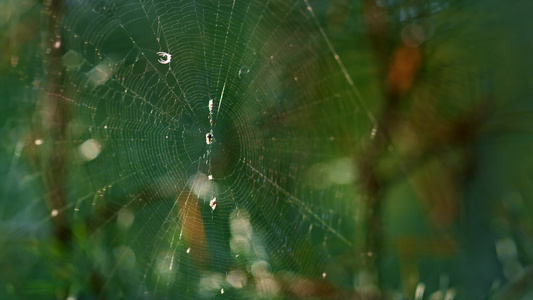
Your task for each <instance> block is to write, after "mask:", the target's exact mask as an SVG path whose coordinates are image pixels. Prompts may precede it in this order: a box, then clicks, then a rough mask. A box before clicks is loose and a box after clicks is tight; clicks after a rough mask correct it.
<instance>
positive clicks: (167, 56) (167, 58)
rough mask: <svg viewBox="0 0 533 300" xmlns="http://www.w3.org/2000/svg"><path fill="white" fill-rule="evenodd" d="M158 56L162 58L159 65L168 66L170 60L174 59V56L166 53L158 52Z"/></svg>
mask: <svg viewBox="0 0 533 300" xmlns="http://www.w3.org/2000/svg"><path fill="white" fill-rule="evenodd" d="M157 54H159V56H161V58H159V60H158V61H159V63H161V64H164V65H166V64H168V63H170V60H171V59H172V55H170V54H168V53H166V52H157Z"/></svg>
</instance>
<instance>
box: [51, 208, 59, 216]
mask: <svg viewBox="0 0 533 300" xmlns="http://www.w3.org/2000/svg"><path fill="white" fill-rule="evenodd" d="M58 214H59V211H58V210H57V209H52V211H51V212H50V216H51V217H52V218H53V217H55V216H57V215H58Z"/></svg>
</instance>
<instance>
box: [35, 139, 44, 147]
mask: <svg viewBox="0 0 533 300" xmlns="http://www.w3.org/2000/svg"><path fill="white" fill-rule="evenodd" d="M34 143H35V145H37V146H40V145H42V144H43V140H41V139H36V140H35V142H34Z"/></svg>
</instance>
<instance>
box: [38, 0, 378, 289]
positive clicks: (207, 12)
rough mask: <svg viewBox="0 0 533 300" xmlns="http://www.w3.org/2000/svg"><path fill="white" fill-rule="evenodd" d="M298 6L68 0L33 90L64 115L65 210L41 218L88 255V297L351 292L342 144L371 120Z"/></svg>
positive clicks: (361, 133)
mask: <svg viewBox="0 0 533 300" xmlns="http://www.w3.org/2000/svg"><path fill="white" fill-rule="evenodd" d="M312 7H313V5H312V4H311V3H309V2H308V1H233V2H231V1H218V2H212V1H94V2H92V1H66V2H65V5H64V13H63V14H64V17H63V19H62V21H61V22H60V23H59V24H60V30H61V35H62V36H61V39H62V40H61V45H60V47H61V49H62V53H63V56H62V63H63V65H64V68H65V74H64V80H63V83H62V85H61V89H60V90H59V92H56V91H53V90H48V89H47V88H46V87H45V91H44V92H45V94H47V95H48V96H49V97H53V98H54V99H57V100H56V101H57V103H58V104H57V105H60V106H63V107H66V111H68V118H69V119H68V124H67V125H66V126H67V127H66V134H65V135H64V137H63V138H60V139H58V140H55V141H54V143H55V144H56V145H60V146H61V147H65V148H66V149H68V150H67V151H68V154H67V157H68V160H67V162H66V166H65V170H66V171H65V172H66V176H65V179H64V183H63V186H64V190H65V191H64V192H65V195H66V197H65V198H66V199H67V203H66V204H65V205H66V206H63V207H61V209H58V210H57V209H55V210H53V211H52V214H51V217H50V218H55V217H57V216H58V215H61V214H62V215H64V216H66V217H67V218H68V219H72V220H73V222H78V223H80V224H85V225H84V226H86V228H87V229H86V230H87V234H88V235H89V237H90V241H91V243H93V244H94V245H98V246H94V247H92V248H91V247H88V248H89V249H92V250H91V251H92V252H94V253H91V254H89V255H88V259H90V260H91V261H92V262H94V263H93V264H92V266H91V267H88V269H90V270H91V272H94V273H97V274H100V275H99V276H100V277H99V278H100V279H99V280H98V282H100V285H101V289H100V290H101V292H99V293H98V294H97V295H96V296H98V297H102V298H115V297H117V296H124V297H126V298H143V297H147V298H154V297H155V298H165V297H168V298H174V297H176V295H180V298H181V297H183V298H198V297H203V298H211V297H214V296H216V295H218V297H228V298H246V297H254V295H255V296H258V295H259V296H262V297H276V296H277V295H280V294H281V293H282V291H283V290H289V291H291V286H292V287H293V286H294V285H293V284H292V283H293V282H295V280H296V279H297V280H298V281H299V282H302V281H308V282H315V286H316V285H317V284H322V285H332V286H333V285H335V286H340V287H341V288H345V287H347V286H351V285H353V278H352V276H353V275H352V274H353V271H354V270H351V269H350V268H353V266H350V265H349V264H348V265H347V264H346V262H347V261H354V259H351V257H353V256H354V255H355V254H356V251H355V247H356V244H357V242H358V239H360V237H357V236H356V232H357V230H356V227H357V222H358V219H357V216H358V214H359V213H360V212H359V211H358V207H357V201H358V193H357V191H356V190H355V188H354V185H353V184H354V182H355V180H356V174H355V162H354V161H353V156H354V152H353V151H354V149H356V148H357V146H358V145H359V144H360V143H361V142H362V141H364V140H368V139H369V138H370V137H371V132H372V128H373V127H374V125H375V124H374V123H375V121H374V120H373V117H372V114H371V113H370V111H369V109H368V108H367V107H366V106H365V104H364V103H365V102H364V100H363V98H362V97H361V95H360V94H359V92H358V90H357V87H356V85H355V84H354V82H353V81H352V79H351V77H350V74H349V72H348V71H347V69H346V67H345V66H344V64H343V61H342V59H341V57H339V55H338V54H337V53H336V51H335V48H334V46H333V45H332V42H331V41H330V40H329V38H328V34H327V28H326V27H324V25H322V22H321V21H320V19H319V18H320V16H317V15H316V14H315V12H314V11H313V9H312ZM374 132H375V131H374ZM46 175H47V174H45V176H46ZM52 175H53V174H48V176H52ZM99 247H100V248H99ZM97 249H100V250H97ZM333 283H334V284H333Z"/></svg>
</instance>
